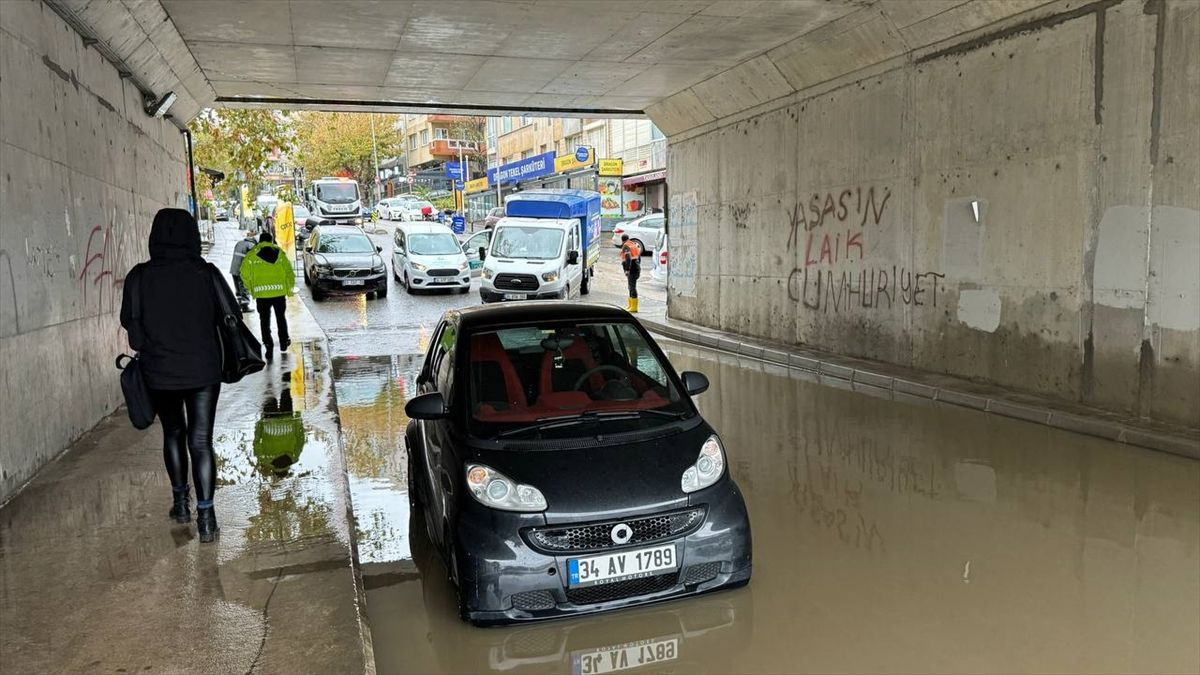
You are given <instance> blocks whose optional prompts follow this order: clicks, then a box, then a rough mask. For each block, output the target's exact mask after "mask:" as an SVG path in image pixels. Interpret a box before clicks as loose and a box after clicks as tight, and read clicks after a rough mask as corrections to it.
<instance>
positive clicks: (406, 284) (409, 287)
mask: <svg viewBox="0 0 1200 675" xmlns="http://www.w3.org/2000/svg"><path fill="white" fill-rule="evenodd" d="M404 290H405V292H406V293H408V294H409V295H416V294H417V291H416V290H415V289H414V288H413V287H412V283H410V282H409V280H408V272H405V273H404Z"/></svg>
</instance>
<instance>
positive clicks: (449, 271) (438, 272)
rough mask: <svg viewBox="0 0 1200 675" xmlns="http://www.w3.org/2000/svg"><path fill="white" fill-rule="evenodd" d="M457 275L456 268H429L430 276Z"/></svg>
mask: <svg viewBox="0 0 1200 675" xmlns="http://www.w3.org/2000/svg"><path fill="white" fill-rule="evenodd" d="M457 275H458V270H454V269H449V268H446V269H437V270H429V276H431V277H453V276H457Z"/></svg>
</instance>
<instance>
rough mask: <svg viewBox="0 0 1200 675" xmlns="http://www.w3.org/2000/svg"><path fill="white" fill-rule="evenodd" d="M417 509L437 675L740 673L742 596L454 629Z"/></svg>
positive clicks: (745, 630) (745, 625) (746, 636)
mask: <svg viewBox="0 0 1200 675" xmlns="http://www.w3.org/2000/svg"><path fill="white" fill-rule="evenodd" d="M420 509H421V507H420V506H414V507H413V509H412V511H411V518H410V521H409V532H410V534H411V540H410V543H411V546H412V555H413V562H414V563H415V565H416V568H417V570H418V572H419V578H420V583H421V587H422V588H421V591H422V597H423V600H424V604H425V612H426V618H427V619H428V621H429V626H428V630H429V632H428V634H427V635H428V638H429V640H430V642H431V644H430V647H432V649H433V651H434V653H435V654H434V658H435V660H436V662H437V665H438V668H439V669H440V670H441V671H442V672H485V671H489V670H490V671H499V672H505V673H566V672H570V673H573V674H574V675H597V674H599V673H612V672H623V671H627V670H629V671H631V670H634V669H641V668H646V669H647V670H653V668H650V666H657V667H659V668H662V669H665V670H668V671H671V672H684V673H699V672H725V673H736V672H741V671H742V669H741V668H739V667H738V663H739V662H740V658H739V657H740V655H741V654H743V653H744V652H745V650H746V649H747V647H748V645H749V643H750V639H751V637H752V635H753V632H754V623H753V621H754V618H753V615H754V611H753V594H752V592H751V590H750V589H748V588H742V589H737V590H732V591H726V592H723V593H718V594H712V595H702V596H695V597H691V598H687V599H685V600H681V601H675V602H667V603H663V604H659V605H653V606H650V607H643V608H635V609H629V610H624V611H621V612H614V613H610V614H598V615H591V616H589V617H585V618H578V619H568V620H563V621H552V622H543V623H537V624H532V625H529V626H518V627H513V628H494V629H487V630H481V629H479V628H475V627H472V626H471V625H469V624H467V623H465V622H463V621H460V620H459V618H458V614H457V604H456V603H457V601H456V599H455V594H454V588H453V586H451V584H450V581H449V579H448V577H447V574H446V568H445V565H444V564H443V563H442V560H441V557H440V556H439V555H438V553H437V550H436V548H435V547H434V545H433V544H432V543H431V542H430V540H429V535H428V534H427V533H426V532H425V528H424V527H423V526H422V518H424V517H425V516H424V514H423V513H422V512H421V510H420ZM368 603H369V601H368ZM373 610H374V608H372V611H373ZM384 611H406V610H405V609H404V608H399V607H396V608H387V609H385V610H384ZM381 637H384V639H387V638H386V637H385V636H379V635H376V636H375V640H376V643H377V651H376V656H377V657H378V656H379V655H380V651H379V650H378V641H379V640H380V639H381ZM403 651H408V650H407V649H405V650H403ZM408 665H415V664H407V665H406V664H399V663H390V662H386V661H382V662H380V663H379V664H378V667H379V671H380V672H394V671H400V670H407V669H410V668H408V667H407V666H408ZM424 665H425V667H426V669H427V668H428V666H429V665H431V664H424Z"/></svg>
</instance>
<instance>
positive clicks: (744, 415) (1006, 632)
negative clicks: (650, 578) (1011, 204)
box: [306, 238, 1200, 673]
mask: <svg viewBox="0 0 1200 675" xmlns="http://www.w3.org/2000/svg"><path fill="white" fill-rule="evenodd" d="M383 239H384V240H386V238H383ZM377 240H378V238H377ZM385 243H386V242H385ZM387 250H388V249H387V248H386V246H385V251H387ZM607 275H608V276H607V277H606V278H611V279H615V280H617V281H618V283H619V276H617V275H619V271H618V272H616V273H615V274H614V273H613V270H608V271H607ZM606 293H608V294H610V296H606V295H605V294H606ZM619 294H620V288H619V286H618V287H617V288H610V287H608V286H606V287H604V288H602V289H601V290H600V291H599V293H597V296H596V297H595V298H593V299H595V300H600V301H605V300H608V301H612V300H611V299H610V297H611V298H616V299H621V300H622V301H623V299H622V298H621V296H620V295H619ZM306 302H308V304H309V307H310V308H311V309H312V311H313V314H314V315H315V316H316V318H317V320H318V321H319V322H320V323H321V324H322V326H323V327H324V328H325V330H326V331H327V332H328V334H329V336H330V344H331V347H330V351H331V372H332V377H333V382H334V389H335V392H336V396H337V401H338V406H339V411H340V416H341V425H342V433H343V443H344V446H345V454H346V465H347V471H348V472H349V480H350V485H351V500H352V502H353V505H352V506H353V510H354V515H355V521H356V528H357V540H358V548H359V556H360V559H361V562H362V571H363V579H364V584H365V587H366V592H367V614H368V618H369V621H370V625H371V630H372V635H373V641H374V650H375V657H376V665H377V668H378V671H379V672H380V673H433V672H485V671H504V672H509V671H512V672H547V673H557V672H572V673H601V672H615V671H621V670H632V669H635V668H636V669H639V672H660V671H662V672H689V673H692V672H714V673H729V672H871V671H879V672H1062V673H1076V672H1113V671H1117V672H1164V673H1165V672H1196V671H1198V670H1200V641H1197V639H1196V636H1197V635H1200V463H1198V462H1194V461H1190V460H1186V459H1182V458H1178V457H1174V456H1170V455H1165V454H1161V453H1155V452H1150V451H1144V450H1138V449H1136V448H1131V447H1129V446H1123V445H1119V444H1115V443H1110V442H1106V441H1103V440H1100V439H1096V438H1091V437H1087V436H1082V435H1076V434H1071V433H1068V432H1064V431H1060V430H1055V429H1051V428H1048V427H1044V426H1040V425H1034V424H1028V423H1024V422H1021V421H1019V420H1013V419H1007V418H1002V417H996V416H989V415H985V414H983V413H978V412H975V411H970V410H965V409H962V408H957V407H946V406H937V405H935V404H931V403H929V402H928V401H924V400H912V401H907V400H889V399H886V398H882V397H880V396H878V395H875V394H873V393H872V392H871V390H870V389H866V390H863V391H854V390H851V389H849V388H848V385H846V384H844V383H840V382H836V381H835V382H832V383H821V382H818V381H817V380H816V379H815V376H814V375H810V374H807V373H806V374H800V373H798V372H796V371H792V372H789V371H787V370H786V369H783V368H778V367H774V366H770V365H765V364H762V363H758V362H755V361H752V360H749V359H743V358H740V357H735V356H732V355H728V354H721V353H717V352H714V351H711V350H706V349H701V348H696V347H692V346H689V345H683V344H680V343H673V342H667V341H664V342H663V345H664V348H665V349H666V350H667V352H668V355H669V356H670V358H671V360H672V362H673V363H674V364H675V366H676V368H677V369H679V370H685V369H693V370H700V371H702V372H705V373H706V374H708V375H709V376H710V378H711V379H712V383H713V386H712V388H711V389H710V390H709V391H708V392H707V393H705V394H702V395H701V396H699V397H698V399H697V403H698V405H699V407H700V409H701V411H702V412H703V413H704V415H705V416H706V418H707V419H708V420H709V422H711V423H712V424H713V426H714V427H715V428H716V429H717V430H718V431H719V432H720V433H721V434H722V438H723V440H724V442H725V445H726V448H727V451H728V453H729V461H730V468H731V471H732V472H733V474H734V477H735V478H736V479H737V481H738V483H739V484H740V485H741V487H742V489H743V491H744V493H745V495H746V500H747V505H748V508H749V510H750V515H751V521H752V524H753V528H754V543H755V547H754V550H755V575H754V578H753V580H752V581H751V583H750V585H749V586H748V587H747V588H744V589H740V590H736V591H730V592H723V593H716V594H712V595H709V596H704V597H701V598H694V599H688V600H682V601H676V602H670V603H666V604H661V605H656V606H651V607H646V608H641V609H637V610H632V611H624V612H618V613H613V614H608V615H601V616H594V617H591V618H585V619H578V620H568V621H556V622H549V623H543V624H537V625H528V626H518V627H511V628H497V629H479V628H473V627H471V626H469V625H467V624H465V623H462V622H460V621H459V620H458V618H457V614H456V608H455V603H454V599H453V589H452V587H451V586H450V583H449V582H448V581H447V580H446V572H445V569H444V567H443V566H442V564H441V562H440V559H439V558H438V556H437V554H436V553H435V552H434V551H433V550H432V549H431V546H430V543H429V540H428V538H427V537H426V536H425V534H424V532H423V529H422V528H420V527H419V525H415V524H417V523H420V515H419V514H414V513H413V512H412V511H411V510H410V508H409V502H408V497H407V492H406V476H405V461H406V457H405V449H404V447H403V430H404V427H405V425H406V424H407V419H406V418H405V415H404V411H403V404H404V402H405V401H406V399H407V397H408V395H409V394H410V393H411V392H412V391H413V390H414V381H415V378H416V373H417V370H418V369H419V363H420V355H421V354H423V352H424V349H425V347H426V342H427V339H428V335H429V333H430V332H431V331H432V329H433V328H434V326H436V323H437V320H438V318H439V317H440V316H441V313H442V312H443V311H444V310H445V309H447V308H449V307H454V306H465V305H473V304H475V303H477V302H478V296H477V293H476V292H475V291H474V290H473V292H472V293H471V294H469V295H437V296H417V297H410V296H407V295H406V294H404V293H402V292H400V289H399V287H398V286H395V285H393V287H392V292H391V293H390V294H389V296H388V298H386V299H381V300H365V299H362V298H349V299H335V300H329V301H326V302H323V303H313V302H312V301H311V298H306ZM650 302H653V300H651V301H650Z"/></svg>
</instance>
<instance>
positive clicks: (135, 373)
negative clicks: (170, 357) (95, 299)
mask: <svg viewBox="0 0 1200 675" xmlns="http://www.w3.org/2000/svg"><path fill="white" fill-rule="evenodd" d="M141 278H142V277H141V274H140V269H139V268H138V267H135V268H134V269H133V270H131V271H130V272H129V274H128V275H126V279H125V283H126V284H127V285H128V286H129V289H130V292H129V299H130V316H132V317H133V323H132V324H131V325H130V326H129V344H130V346H132V347H134V348H135V349H141V348H142V347H143V346H144V345H145V341H146V340H145V332H144V331H143V330H142V288H141V285H140V282H141ZM122 360H124V361H125V363H124V365H122V364H121V361H122ZM115 365H116V366H117V370H119V371H121V393H122V394H124V395H125V409H126V410H128V411H129V421H130V422H131V423H132V424H133V428H134V429H145V428H147V427H149V426H150V425H151V424H154V403H153V402H152V401H151V400H150V388H149V387H147V386H146V379H145V378H144V377H143V376H142V362H141V360H140V359H139V358H138V356H137V354H134V355H133V356H130V355H128V354H121V355H120V356H118V357H117V360H116V363H115Z"/></svg>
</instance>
